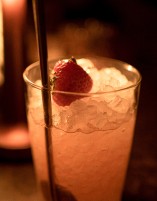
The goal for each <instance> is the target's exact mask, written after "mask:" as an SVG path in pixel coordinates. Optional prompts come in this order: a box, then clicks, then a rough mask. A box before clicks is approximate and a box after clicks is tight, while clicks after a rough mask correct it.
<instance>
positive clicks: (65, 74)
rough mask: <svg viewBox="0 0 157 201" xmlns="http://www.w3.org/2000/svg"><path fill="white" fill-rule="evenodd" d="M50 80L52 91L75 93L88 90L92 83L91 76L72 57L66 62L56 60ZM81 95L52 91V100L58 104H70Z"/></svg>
mask: <svg viewBox="0 0 157 201" xmlns="http://www.w3.org/2000/svg"><path fill="white" fill-rule="evenodd" d="M51 81H52V84H53V90H54V91H64V92H77V93H87V92H89V91H90V90H91V88H92V84H93V82H92V79H91V77H90V76H89V75H88V74H87V73H86V71H84V70H83V68H82V67H81V66H79V65H78V64H77V63H76V60H75V59H74V58H71V59H69V60H68V61H67V62H65V61H63V60H61V61H58V62H57V63H56V64H55V66H54V77H53V78H52V80H51ZM82 97H83V96H80V95H72V94H71V95H70V94H64V93H57V92H54V93H53V100H54V101H55V102H56V103H57V104H58V105H60V106H66V105H70V104H71V103H72V102H73V101H75V100H76V99H80V98H82Z"/></svg>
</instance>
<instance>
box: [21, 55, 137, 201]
mask: <svg viewBox="0 0 157 201" xmlns="http://www.w3.org/2000/svg"><path fill="white" fill-rule="evenodd" d="M55 62H56V61H50V62H49V71H50V74H51V71H52V70H53V66H54V64H55ZM77 62H78V64H79V65H80V66H82V67H83V68H84V70H86V72H87V73H89V75H90V76H91V78H92V80H93V87H92V90H91V91H90V92H89V93H86V94H78V93H69V92H61V91H53V89H52V90H51V94H52V99H51V104H52V122H53V125H52V127H51V128H50V129H51V136H52V156H53V163H54V164H53V167H54V169H53V170H52V172H54V182H55V187H56V189H57V193H58V194H60V196H59V197H60V198H59V201H63V200H64V201H65V200H68V201H73V200H74V201H76V200H77V201H120V200H121V195H122V190H123V185H124V181H125V176H126V171H127V166H128V161H129V156H130V151H131V145H132V139H133V134H134V127H135V122H136V114H137V107H138V99H139V91H140V83H141V75H140V73H139V72H138V70H137V69H135V68H134V67H133V66H131V65H129V64H127V63H124V62H121V61H118V60H113V59H109V58H102V57H92V58H84V59H79V58H78V60H77ZM24 80H25V82H26V84H27V117H28V125H29V133H30V139H31V147H32V155H33V160H34V165H35V170H36V176H37V180H38V183H39V189H40V193H41V197H42V200H44V201H48V199H47V198H46V197H47V196H46V195H47V183H48V170H47V158H46V147H45V146H46V143H45V124H44V120H43V119H44V117H43V116H44V114H43V106H42V95H41V94H42V93H41V92H42V90H47V89H43V88H42V86H41V77H40V68H39V63H34V64H32V65H30V66H29V67H28V68H26V70H25V72H24ZM57 93H58V94H61V95H63V96H64V98H66V97H67V98H69V96H70V97H72V96H78V99H76V100H75V101H73V102H72V103H71V104H70V105H69V106H59V105H57V103H55V102H54V100H53V95H54V94H57Z"/></svg>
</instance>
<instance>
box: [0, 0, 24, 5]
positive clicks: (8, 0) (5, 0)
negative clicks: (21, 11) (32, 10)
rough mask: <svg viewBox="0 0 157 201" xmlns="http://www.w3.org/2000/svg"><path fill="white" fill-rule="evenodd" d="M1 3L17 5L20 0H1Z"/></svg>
mask: <svg viewBox="0 0 157 201" xmlns="http://www.w3.org/2000/svg"><path fill="white" fill-rule="evenodd" d="M2 2H3V4H4V5H6V6H13V5H18V4H19V2H21V0H2Z"/></svg>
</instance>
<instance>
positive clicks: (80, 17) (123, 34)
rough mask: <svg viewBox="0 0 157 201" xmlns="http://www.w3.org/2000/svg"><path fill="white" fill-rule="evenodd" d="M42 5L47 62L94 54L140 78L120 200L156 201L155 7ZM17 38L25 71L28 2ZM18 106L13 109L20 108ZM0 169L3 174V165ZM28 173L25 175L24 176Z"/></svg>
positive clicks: (97, 0)
mask: <svg viewBox="0 0 157 201" xmlns="http://www.w3.org/2000/svg"><path fill="white" fill-rule="evenodd" d="M44 2H45V11H46V28H47V40H48V54H49V58H55V57H60V56H66V55H76V54H82V53H83V54H97V55H100V56H106V57H112V58H115V59H119V60H123V61H125V62H128V63H130V64H132V65H133V66H135V67H136V68H137V69H138V70H139V71H140V72H141V74H142V77H143V79H142V86H141V94H140V102H139V110H138V117H137V125H136V129H135V137H134V142H133V149H132V153H131V159H130V163H129V169H128V174H127V178H126V183H125V188H124V193H123V199H122V200H123V201H132V200H134V201H156V200H157V146H156V144H157V139H156V137H157V123H156V120H157V117H156V116H157V115H156V114H157V106H156V103H157V93H156V90H157V79H156V78H157V59H156V58H157V3H156V1H153V0H75V1H73V0H45V1H44ZM23 37H24V47H25V50H26V51H25V52H24V54H25V55H24V56H25V62H24V68H25V67H26V66H27V65H29V64H30V63H32V62H35V61H36V60H38V53H37V46H36V39H35V32H34V21H33V11H32V3H31V1H29V2H27V18H26V29H25V32H24V34H23ZM23 104H24V103H21V105H19V106H18V107H20V106H21V107H23V108H24V107H25V106H24V105H23ZM10 118H13V117H12V116H10ZM20 120H21V121H22V122H24V123H27V122H26V119H25V113H24V114H23V115H21V117H20ZM15 158H16V157H14V159H15ZM3 159H4V155H3ZM8 160H9V159H8ZM3 161H4V160H3ZM12 161H13V160H12ZM16 161H17V160H16ZM19 161H21V156H20V160H19ZM30 163H31V155H30ZM18 166H19V167H22V168H23V163H22V162H21V166H20V165H19V163H18ZM2 167H3V169H2V170H4V167H5V165H4V164H3V166H2ZM29 173H30V172H29V171H28V175H29ZM31 174H32V173H31ZM19 181H20V178H19ZM31 184H32V183H31ZM30 192H31V190H30Z"/></svg>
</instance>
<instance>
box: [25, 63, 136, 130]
mask: <svg viewBox="0 0 157 201" xmlns="http://www.w3.org/2000/svg"><path fill="white" fill-rule="evenodd" d="M77 62H78V64H79V65H80V66H82V67H83V68H84V69H85V70H86V72H87V73H89V74H90V76H91V78H92V79H93V88H92V90H91V92H104V91H105V92H110V93H102V94H99V95H94V96H90V97H85V98H82V99H78V100H76V101H74V102H72V103H71V104H70V106H65V107H61V106H58V105H57V104H56V103H54V102H53V103H52V104H53V109H52V115H53V117H52V118H53V125H54V126H55V127H57V128H59V129H61V130H64V131H67V132H75V131H81V132H84V133H91V132H93V131H95V130H111V129H116V128H117V127H119V126H120V125H121V124H122V123H123V122H124V121H127V120H128V119H129V118H130V116H131V114H132V113H133V111H134V109H133V106H134V92H133V89H132V88H130V89H129V88H128V89H127V90H122V91H114V92H111V91H113V90H115V89H120V88H121V87H127V86H129V85H130V84H131V82H130V81H128V80H127V78H126V77H125V75H123V74H122V73H121V72H120V71H118V70H117V69H116V68H114V67H111V68H104V69H101V70H97V69H96V68H94V65H93V63H92V62H91V61H90V60H87V59H81V60H78V61H77ZM87 64H88V65H87ZM37 84H39V81H38V83H37ZM31 94H32V96H31V100H30V102H31V104H30V105H29V107H30V112H31V115H32V117H33V119H34V121H35V122H36V123H38V124H43V111H42V102H41V92H40V90H38V89H33V91H32V93H31ZM52 101H53V100H52Z"/></svg>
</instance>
